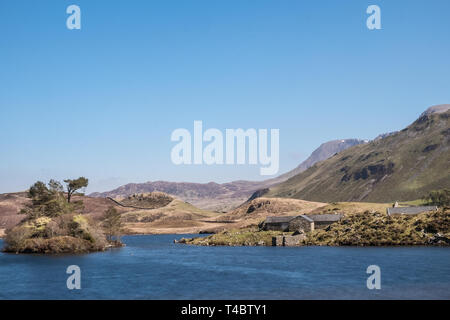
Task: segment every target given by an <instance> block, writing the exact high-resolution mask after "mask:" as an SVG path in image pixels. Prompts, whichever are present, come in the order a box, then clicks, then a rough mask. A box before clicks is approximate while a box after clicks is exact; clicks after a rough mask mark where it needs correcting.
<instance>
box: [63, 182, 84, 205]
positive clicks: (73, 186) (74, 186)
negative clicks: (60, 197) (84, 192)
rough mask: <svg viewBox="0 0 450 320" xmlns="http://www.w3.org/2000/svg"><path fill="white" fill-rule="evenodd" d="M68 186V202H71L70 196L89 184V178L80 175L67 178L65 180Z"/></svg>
mask: <svg viewBox="0 0 450 320" xmlns="http://www.w3.org/2000/svg"><path fill="white" fill-rule="evenodd" d="M64 182H65V183H66V187H67V202H69V203H70V198H72V195H73V194H74V193H75V192H76V191H78V190H80V189H81V188H86V187H87V186H88V183H89V180H88V179H86V178H85V177H79V178H78V179H74V180H72V179H66V180H64Z"/></svg>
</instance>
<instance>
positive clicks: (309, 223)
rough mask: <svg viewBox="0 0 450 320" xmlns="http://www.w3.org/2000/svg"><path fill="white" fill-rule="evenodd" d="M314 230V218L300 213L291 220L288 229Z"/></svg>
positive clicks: (291, 230) (292, 230)
mask: <svg viewBox="0 0 450 320" xmlns="http://www.w3.org/2000/svg"><path fill="white" fill-rule="evenodd" d="M313 230H314V220H313V219H311V218H310V217H308V216H307V215H304V214H302V215H299V216H296V217H294V218H293V219H291V220H290V221H289V228H288V231H290V232H295V231H303V232H308V231H313Z"/></svg>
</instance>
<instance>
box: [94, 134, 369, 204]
mask: <svg viewBox="0 0 450 320" xmlns="http://www.w3.org/2000/svg"><path fill="white" fill-rule="evenodd" d="M366 142H367V141H364V140H358V139H343V140H333V141H329V142H326V143H323V144H322V145H321V146H320V147H319V148H317V149H316V150H314V152H313V153H312V154H311V155H310V156H309V157H308V159H306V160H305V161H303V162H302V163H301V164H300V165H299V166H298V167H296V168H295V169H293V170H291V171H289V172H287V173H285V174H283V175H281V176H279V177H276V178H272V179H268V180H264V181H233V182H229V183H222V184H218V183H214V182H210V183H189V182H167V181H154V182H151V181H150V182H146V183H129V184H126V185H124V186H121V187H119V188H117V189H114V190H112V191H108V192H102V193H97V192H96V193H92V194H90V196H91V197H103V198H105V197H111V198H116V197H126V196H129V195H132V194H135V193H147V192H155V191H160V192H164V193H167V194H170V195H172V196H175V197H177V198H179V199H181V200H183V201H186V202H189V203H192V204H193V205H195V206H196V207H199V208H202V209H205V210H214V211H221V212H225V211H228V210H230V209H234V208H236V207H237V206H239V205H240V204H242V203H243V202H245V201H246V200H247V199H248V198H249V197H250V196H251V195H252V194H253V193H254V192H255V191H257V190H260V189H264V188H269V187H271V186H274V185H276V184H278V183H281V182H283V181H286V180H287V179H289V178H291V177H293V176H295V175H297V174H299V173H301V172H303V171H305V170H306V169H308V168H309V167H310V166H312V165H314V164H315V163H316V162H318V161H322V160H325V159H328V158H329V157H331V156H332V155H334V154H336V153H338V152H341V151H343V150H345V149H347V148H349V147H352V146H355V145H358V144H363V143H366Z"/></svg>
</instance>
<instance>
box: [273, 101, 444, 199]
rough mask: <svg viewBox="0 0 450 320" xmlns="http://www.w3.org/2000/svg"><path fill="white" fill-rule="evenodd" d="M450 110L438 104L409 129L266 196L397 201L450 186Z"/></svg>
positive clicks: (343, 156)
mask: <svg viewBox="0 0 450 320" xmlns="http://www.w3.org/2000/svg"><path fill="white" fill-rule="evenodd" d="M449 109H450V105H439V106H433V107H431V108H429V109H427V111H425V112H424V113H423V114H422V115H421V116H420V117H419V118H418V119H417V120H416V121H415V122H414V123H412V124H411V125H410V126H408V127H407V128H405V129H403V130H401V131H399V132H395V133H392V134H389V135H386V136H385V137H384V138H380V139H376V140H373V141H371V142H370V143H367V144H361V145H357V146H354V147H351V148H349V149H347V150H345V151H342V152H340V153H338V154H337V155H334V156H333V157H331V158H329V159H327V160H325V161H322V162H319V163H316V164H315V165H313V166H312V167H310V168H309V169H308V170H306V171H304V172H302V173H300V174H298V175H296V176H294V177H292V178H290V179H288V180H287V181H285V182H283V183H281V184H279V185H277V186H274V187H272V188H271V189H270V190H269V192H268V193H267V194H265V196H266V197H269V196H270V197H286V198H295V199H304V200H309V201H320V202H336V201H371V202H392V201H396V200H401V201H407V200H413V199H418V198H420V197H422V196H423V195H425V194H427V193H428V192H429V191H431V190H435V189H442V188H450V169H449V168H450V111H449Z"/></svg>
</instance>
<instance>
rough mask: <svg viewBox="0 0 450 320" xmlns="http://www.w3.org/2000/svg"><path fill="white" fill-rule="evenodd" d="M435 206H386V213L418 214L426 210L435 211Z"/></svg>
mask: <svg viewBox="0 0 450 320" xmlns="http://www.w3.org/2000/svg"><path fill="white" fill-rule="evenodd" d="M437 209H438V208H437V207H436V206H422V207H395V208H387V214H388V215H391V214H419V213H422V212H427V211H436V210H437Z"/></svg>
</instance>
